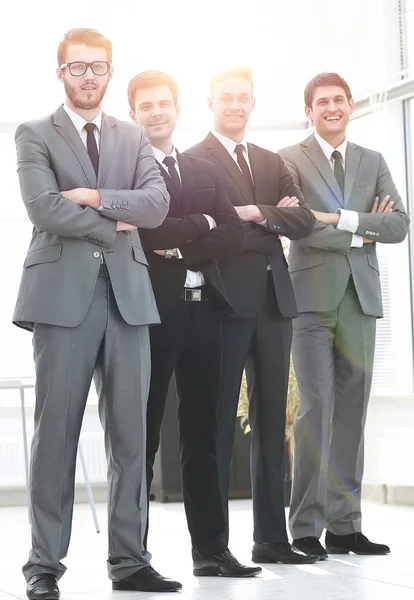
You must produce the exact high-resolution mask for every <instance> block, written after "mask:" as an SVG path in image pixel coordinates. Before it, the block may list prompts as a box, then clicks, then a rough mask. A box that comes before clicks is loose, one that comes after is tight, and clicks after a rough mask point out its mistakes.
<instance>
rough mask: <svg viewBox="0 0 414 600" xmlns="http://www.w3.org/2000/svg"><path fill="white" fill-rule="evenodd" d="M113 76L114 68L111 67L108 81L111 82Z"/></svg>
mask: <svg viewBox="0 0 414 600" xmlns="http://www.w3.org/2000/svg"><path fill="white" fill-rule="evenodd" d="M113 75H114V68H113V67H109V69H108V81H111V79H112V77H113Z"/></svg>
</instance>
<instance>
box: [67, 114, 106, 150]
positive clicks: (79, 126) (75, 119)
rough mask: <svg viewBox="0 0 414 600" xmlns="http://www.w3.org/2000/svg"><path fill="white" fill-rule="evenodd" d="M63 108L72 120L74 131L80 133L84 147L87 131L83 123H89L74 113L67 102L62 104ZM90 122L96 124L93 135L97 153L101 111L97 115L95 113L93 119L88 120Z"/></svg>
mask: <svg viewBox="0 0 414 600" xmlns="http://www.w3.org/2000/svg"><path fill="white" fill-rule="evenodd" d="M63 110H64V111H65V112H66V114H67V115H68V117H69V118H70V120H71V121H72V123H73V125H74V126H75V129H76V131H77V132H78V133H79V135H80V139H81V140H82V142H83V145H84V146H85V148H86V139H87V135H88V133H87V131H86V129H85V125H87V123H89V121H86V120H85V119H84V118H83V117H81V116H80V115H78V114H77V113H75V112H74V111H73V110H72V109H71V108H69V106H68V105H67V104H64V105H63ZM90 122H91V123H93V124H94V125H96V127H95V129H94V132H93V133H94V136H95V140H96V146H97V148H98V153H99V141H100V137H101V126H102V111H101V112H100V113H99V114H98V115H96V117H95V118H94V120H93V121H90Z"/></svg>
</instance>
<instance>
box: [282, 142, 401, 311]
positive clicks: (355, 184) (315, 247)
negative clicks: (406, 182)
mask: <svg viewBox="0 0 414 600" xmlns="http://www.w3.org/2000/svg"><path fill="white" fill-rule="evenodd" d="M279 153H280V154H281V156H282V158H283V160H284V161H285V163H286V166H287V167H288V169H289V170H290V172H291V173H292V175H293V178H294V180H295V183H296V184H297V185H298V186H299V187H300V189H301V190H302V193H303V195H304V198H305V200H306V202H307V204H308V205H309V207H310V208H312V209H314V210H318V211H322V212H336V211H337V210H338V208H345V209H348V210H354V211H357V212H358V214H359V227H358V230H357V231H356V233H357V234H359V235H362V236H364V237H366V238H369V239H372V240H374V243H372V244H364V245H363V247H362V248H351V241H352V234H351V233H349V232H347V231H340V230H338V229H336V228H335V227H334V226H332V225H325V224H323V223H321V222H319V221H317V222H316V224H315V227H314V229H313V232H312V234H311V235H310V236H309V237H307V238H303V239H301V240H295V241H292V242H291V245H290V253H289V272H290V275H291V279H292V283H293V288H294V291H295V296H296V302H297V304H298V310H299V312H313V311H330V310H335V309H336V308H337V307H338V305H339V303H340V301H341V300H342V298H343V296H344V293H345V289H346V286H347V283H348V279H349V274H350V273H352V277H353V280H354V284H355V288H356V291H357V294H358V298H359V301H360V303H361V307H362V311H363V312H364V313H365V314H367V315H373V316H376V317H382V316H383V311H382V299H381V286H380V278H379V269H378V261H377V256H376V243H375V242H382V243H386V244H393V243H398V242H401V241H402V240H403V239H404V238H405V237H406V235H407V233H408V228H409V223H410V219H409V217H408V215H407V213H406V211H405V209H404V205H403V202H402V200H401V197H400V196H399V194H398V192H397V189H396V187H395V185H394V182H393V180H392V177H391V174H390V171H389V169H388V167H387V165H386V163H385V160H384V158H383V157H382V155H381V154H380V153H379V152H374V151H373V150H368V149H367V148H362V147H361V146H358V145H357V144H352V143H348V146H347V151H346V156H345V197H344V200H342V196H341V192H340V190H339V186H338V183H337V181H336V179H335V176H334V173H333V170H332V168H331V166H330V165H329V162H328V160H327V158H326V156H325V155H324V153H323V152H322V149H321V147H320V145H319V144H318V142H317V140H316V139H315V137H314V135H313V134H312V135H311V136H310V137H308V138H307V139H306V140H304V141H303V142H301V143H300V144H295V145H294V146H289V147H287V148H284V149H283V150H280V151H279ZM387 194H389V195H390V196H391V200H393V201H394V206H393V212H392V213H391V214H387V215H386V214H382V213H371V212H370V211H371V208H372V205H373V203H374V200H375V197H376V196H379V198H380V200H382V199H383V198H384V196H385V195H387Z"/></svg>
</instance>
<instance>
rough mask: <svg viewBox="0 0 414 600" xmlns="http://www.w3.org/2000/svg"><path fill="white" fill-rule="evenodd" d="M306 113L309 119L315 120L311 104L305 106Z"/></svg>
mask: <svg viewBox="0 0 414 600" xmlns="http://www.w3.org/2000/svg"><path fill="white" fill-rule="evenodd" d="M305 115H306V116H307V117H308V119H309V120H310V121H313V119H312V109H311V108H309V106H305Z"/></svg>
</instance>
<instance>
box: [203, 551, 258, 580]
mask: <svg viewBox="0 0 414 600" xmlns="http://www.w3.org/2000/svg"><path fill="white" fill-rule="evenodd" d="M193 567H194V568H193V573H194V575H196V576H197V577H215V576H218V575H221V576H222V577H254V576H255V575H258V574H259V573H261V572H262V569H261V568H260V567H245V566H244V565H241V564H240V563H239V561H238V560H237V559H236V558H234V556H233V554H232V553H231V552H230V550H224V552H220V554H216V555H215V556H212V557H211V558H203V559H200V560H194V561H193Z"/></svg>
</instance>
